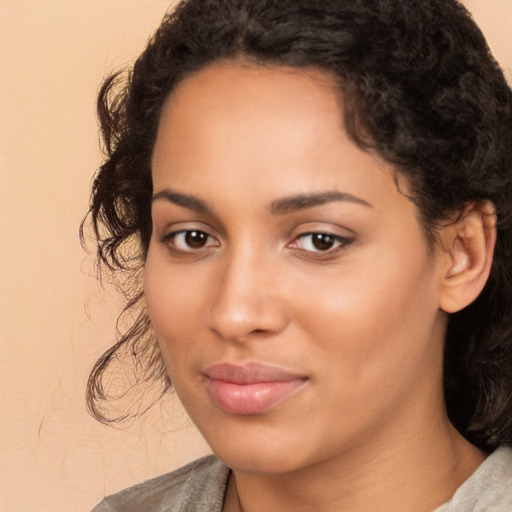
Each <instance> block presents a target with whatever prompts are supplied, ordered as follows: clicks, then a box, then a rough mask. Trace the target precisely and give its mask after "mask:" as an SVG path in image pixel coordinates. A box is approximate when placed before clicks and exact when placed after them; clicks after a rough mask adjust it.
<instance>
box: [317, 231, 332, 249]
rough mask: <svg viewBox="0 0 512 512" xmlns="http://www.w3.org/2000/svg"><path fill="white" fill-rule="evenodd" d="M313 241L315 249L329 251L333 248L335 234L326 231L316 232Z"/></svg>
mask: <svg viewBox="0 0 512 512" xmlns="http://www.w3.org/2000/svg"><path fill="white" fill-rule="evenodd" d="M311 241H312V243H313V246H314V247H315V249H318V250H319V251H327V250H329V249H331V248H332V246H333V244H334V242H335V240H334V236H332V235H328V234H325V233H315V234H314V235H313V238H312V240H311Z"/></svg>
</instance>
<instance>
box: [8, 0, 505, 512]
mask: <svg viewBox="0 0 512 512" xmlns="http://www.w3.org/2000/svg"><path fill="white" fill-rule="evenodd" d="M169 3H170V2H168V1H161V0H147V1H142V0H139V1H136V0H31V1H29V0H0V229H1V232H0V240H1V246H0V247H1V249H0V334H1V342H2V345H1V347H2V349H1V356H0V380H1V402H0V403H1V409H0V510H2V511H7V512H9V511H15V512H18V511H20V512H21V511H23V512H27V511H45V512H46V511H57V512H59V511H67V512H70V511H71V512H73V511H77V512H85V511H87V510H90V508H91V507H92V506H93V505H94V504H95V503H96V502H97V501H98V500H100V499H101V497H102V496H103V495H104V494H105V493H111V492H113V491H115V490H117V489H119V488H121V487H124V486H127V485H129V484H131V483H134V482H137V481H140V480H142V479H145V478H147V477H150V476H152V475H155V474H158V473H163V472H166V471H169V470H171V469H173V468H174V467H176V466H179V465H181V464H183V463H184V462H186V461H187V460H189V459H192V458H195V457H197V456H198V455H200V454H202V453H205V452H206V451H207V448H206V446H205V445H204V443H203V442H202V441H201V439H200V437H199V436H198V434H197V433H196V432H195V431H194V429H193V428H192V427H191V426H190V423H189V421H188V420H187V418H186V416H185V415H184V414H183V413H182V411H181V409H180V406H179V405H178V404H176V403H175V402H173V401H172V400H171V399H166V400H164V401H163V402H162V403H161V405H159V406H157V407H155V408H153V410H152V411H151V413H150V414H149V415H148V416H147V417H146V418H145V419H143V420H141V421H138V422H136V423H134V424H132V425H131V426H129V427H128V428H126V429H124V430H122V431H120V430H116V429H113V428H109V427H105V426H103V425H100V424H99V423H97V422H95V421H94V420H93V419H91V418H90V417H88V415H87V414H86V412H85V405H84V389H85V383H86V379H87V373H88V370H89V369H90V367H91V365H92V363H93V361H94V360H95V359H96V358H97V357H98V356H99V355H100V354H101V353H102V352H103V350H104V349H106V348H107V347H108V346H109V344H110V343H111V341H112V338H113V332H114V320H115V316H116V311H117V308H118V303H117V301H116V298H115V296H113V294H112V293H102V292H101V291H100V290H99V288H98V286H97V284H96V280H95V279H94V273H93V269H92V265H91V260H92V256H87V255H85V254H84V252H83V251H82V250H81V248H80V246H79V243H78V237H77V229H78V225H79V222H80V220H81V218H82V216H83V214H84V212H85V210H86V208H87V199H88V194H89V184H90V178H91V175H92V173H93V171H94V170H95V168H96V167H97V166H98V163H99V161H100V155H99V152H98V149H97V146H98V144H97V127H96V121H95V117H94V103H95V95H96V91H97V88H98V85H99V83H100V81H101V79H102V77H103V76H104V75H105V74H106V73H108V72H109V70H111V69H113V68H118V67H120V66H122V65H125V64H127V63H129V62H130V61H131V60H132V59H133V57H134V56H135V55H136V54H137V53H138V51H139V50H140V49H141V48H142V47H143V45H144V43H145V41H146V39H147V37H148V36H149V34H150V33H151V32H152V30H153V29H154V28H155V27H156V26H157V25H158V22H159V21H160V19H161V17H162V16H163V14H164V12H165V11H166V9H167V8H168V6H169ZM467 4H468V6H469V7H470V8H471V9H473V10H474V13H475V16H476V18H477V20H479V21H480V23H481V26H482V27H483V28H484V30H485V31H486V33H487V35H488V38H489V40H490V43H491V46H492V47H493V49H494V51H495V54H496V55H497V57H498V58H499V59H500V60H501V62H502V63H503V65H504V66H505V67H506V68H507V70H509V71H512V44H511V43H512V0H472V1H470V0H468V2H467Z"/></svg>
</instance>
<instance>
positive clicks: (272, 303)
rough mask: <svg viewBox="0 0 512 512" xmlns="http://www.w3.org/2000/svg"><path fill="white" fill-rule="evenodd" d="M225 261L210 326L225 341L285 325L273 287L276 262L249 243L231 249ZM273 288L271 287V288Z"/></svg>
mask: <svg viewBox="0 0 512 512" xmlns="http://www.w3.org/2000/svg"><path fill="white" fill-rule="evenodd" d="M223 258H224V261H223V265H222V266H221V269H220V274H219V276H218V281H217V289H216V293H215V294H214V297H213V300H212V303H211V304H210V308H209V318H208V321H209V326H210V328H211V329H212V330H214V331H215V332H217V333H218V334H219V335H220V336H222V337H223V338H225V339H232V340H240V341H241V340H243V339H244V338H245V337H247V336H248V335H250V334H251V333H255V332H258V333H262V332H265V333H275V332H279V331H280V330H281V329H282V328H284V325H285V324H286V317H285V315H284V307H283V306H284V305H283V304H282V303H281V301H280V300H279V297H278V293H277V287H276V286H275V283H276V279H275V276H274V275H273V274H274V272H275V262H272V261H271V258H270V256H269V255H268V254H265V252H264V251H261V250H257V249H256V248H255V247H253V245H252V243H251V241H249V240H247V241H246V242H245V243H241V244H239V245H238V246H237V247H232V248H231V249H230V250H229V251H227V252H226V254H225V255H224V256H223ZM273 285H274V286H273Z"/></svg>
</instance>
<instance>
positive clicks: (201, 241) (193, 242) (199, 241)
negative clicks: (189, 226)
mask: <svg viewBox="0 0 512 512" xmlns="http://www.w3.org/2000/svg"><path fill="white" fill-rule="evenodd" d="M207 242H208V234H207V233H205V232H204V231H186V232H185V243H186V244H187V246H188V247H190V249H202V248H203V247H204V246H205V245H206V244H207Z"/></svg>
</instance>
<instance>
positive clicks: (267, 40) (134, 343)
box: [81, 0, 512, 450]
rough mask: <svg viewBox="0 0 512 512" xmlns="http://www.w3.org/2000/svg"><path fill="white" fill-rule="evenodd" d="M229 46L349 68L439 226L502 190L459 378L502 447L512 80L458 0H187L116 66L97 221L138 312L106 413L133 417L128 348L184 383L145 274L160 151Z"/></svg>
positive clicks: (476, 421)
mask: <svg viewBox="0 0 512 512" xmlns="http://www.w3.org/2000/svg"><path fill="white" fill-rule="evenodd" d="M220 60H232V61H233V60H234V61H242V62H251V63H255V64H260V65H266V66H282V65H284V66H292V67H298V68H315V69H320V70H324V71H326V72H328V73H330V74H331V75H334V76H336V77H337V82H338V84H339V88H340V96H342V99H343V105H344V116H345V117H344V121H345V125H346V129H347V131H348V133H349V135H350V136H351V137H352V139H353V140H354V141H355V143H356V144H358V145H359V146H360V147H361V148H363V149H364V150H366V151H372V152H375V153H377V154H378V155H380V156H381V157H382V158H383V159H385V160H386V161H388V162H390V163H391V164H393V165H394V167H395V168H396V169H397V172H399V173H401V174H403V175H404V176H406V177H407V178H408V179H409V182H410V183H411V184H412V189H413V200H414V201H415V203H416V205H417V207H418V210H419V212H420V215H421V218H422V221H423V225H424V228H425V232H426V233H427V234H428V235H429V237H430V238H429V239H430V240H431V241H432V240H435V233H436V229H437V228H438V227H439V225H440V223H441V222H442V221H444V220H446V219H448V218H450V217H453V214H454V213H457V212H462V210H463V208H464V206H465V205H467V204H468V203H469V202H478V201H483V200H489V201H491V202H492V203H493V205H494V206H495V208H496V214H497V221H498V222H497V231H498V240H497V246H496V250H495V256H494V262H493V266H492V270H491V275H490V278H489V280H488V282H487V284H486V286H485V288H484V290H483V292H482V293H481V295H480V296H479V297H478V299H477V300H476V301H474V302H473V303H472V304H471V305H469V306H468V307H466V308H465V309H464V310H462V311H460V312H457V313H455V314H452V315H451V316H450V319H449V325H448V330H447V335H446V349H445V376H444V388H445V399H446V404H447V410H448V414H449V417H450V419H451V421H452V422H453V424H454V425H455V426H456V427H457V429H458V430H459V431H460V432H461V433H462V434H463V435H464V436H465V437H466V438H467V439H469V440H470V441H471V442H473V443H474V444H476V445H477V446H479V447H481V448H483V449H487V450H489V449H492V448H494V447H495V446H497V445H500V444H512V332H511V331H512V245H511V242H512V172H511V171H512V92H511V90H510V87H509V86H508V84H507V82H506V80H505V78H504V76H503V73H502V71H501V70H500V67H499V66H498V64H497V63H496V61H495V60H494V58H493V57H492V55H491V53H490V51H489V48H488V46H487V44H486V42H485V39H484V37H483V35H482V33H481V32H480V30H479V29H478V27H477V26H476V24H475V23H474V22H473V20H472V19H471V16H470V14H469V13H468V12H467V11H466V9H465V8H464V7H463V6H462V5H461V4H460V3H458V2H457V1H456V0H374V1H372V2H368V1H366V0H184V1H182V2H181V3H179V4H178V6H177V8H176V9H175V10H173V11H172V12H170V13H169V14H168V15H167V16H166V17H165V18H164V20H163V22H162V24H161V25H160V27H159V28H158V30H157V31H156V33H155V34H154V36H153V37H152V38H151V40H150V41H149V43H148V45H147V48H146V49H145V50H144V52H143V53H142V54H141V56H140V57H139V58H138V60H137V61H136V62H135V64H134V66H133V69H131V70H130V71H128V72H121V73H117V74H114V75H112V76H110V77H109V78H107V79H106V80H105V82H104V84H103V86H102V88H101V90H100V93H99V99H98V113H99V119H100V124H101V132H102V136H103V141H104V151H105V154H106V158H105V161H104V163H103V165H102V166H101V168H100V169H99V172H98V173H97V175H96V177H95V181H94V184H93V190H92V198H91V205H90V209H89V212H88V216H87V217H86V219H85V221H88V220H90V221H92V226H93V229H94V233H95V235H96V238H97V244H98V245H97V247H98V253H97V254H98V261H99V262H100V264H101V267H102V269H103V270H110V271H113V272H114V273H117V272H118V271H119V272H120V274H119V275H122V276H124V278H123V280H122V286H123V290H124V293H125V297H126V306H125V309H124V315H126V314H128V315H129V319H130V322H131V323H130V324H129V326H128V328H127V329H125V330H124V331H120V334H119V337H118V341H117V343H116V345H115V346H113V347H112V348H111V349H109V350H108V351H107V352H106V353H105V354H104V355H103V356H102V357H101V358H100V359H99V361H98V362H97V363H96V365H95V366H94V368H93V370H92V373H91V376H90V379H89V384H88V406H89V409H90V411H91V412H92V414H93V415H95V416H96V417H97V418H98V419H99V420H100V421H104V422H109V421H115V419H119V418H110V417H108V415H107V413H106V411H108V407H106V406H105V402H106V400H107V399H108V398H109V392H108V389H107V388H106V386H104V379H105V375H106V373H108V372H107V370H108V368H109V366H110V365H111V364H112V363H113V362H114V361H116V360H117V359H118V358H119V354H123V353H124V354H125V355H126V354H128V355H131V356H132V357H133V358H134V360H135V363H136V365H135V373H136V379H135V380H136V382H139V383H144V384H147V383H149V382H150V381H160V382H163V383H164V384H163V385H164V387H163V390H162V391H163V392H165V391H166V390H167V389H169V388H170V382H169V380H168V377H167V376H166V373H165V370H164V367H163V363H162V361H161V358H160V354H159V351H158V347H157V343H156V340H155V338H154V335H153V333H152V329H151V325H150V322H149V318H148V315H147V313H146V311H145V308H144V298H143V293H142V286H141V279H140V277H141V274H142V272H143V267H144V262H145V258H146V253H147V250H148V244H149V240H150V236H151V229H152V225H151V215H150V199H151V195H152V179H151V156H152V152H153V145H154V142H155V138H156V133H157V127H158V123H159V119H160V115H161V112H162V108H163V105H164V102H165V100H166V99H167V98H168V96H169V94H170V92H171V91H172V90H173V89H174V88H175V87H176V85H177V84H178V83H179V82H180V81H182V80H183V79H184V78H185V77H187V76H189V75H190V74H192V73H194V72H195V71H198V70H200V69H201V68H204V67H205V66H207V65H209V64H211V63H213V62H217V61H220ZM341 93H342V94H341ZM83 229H84V224H82V231H81V234H82V237H83V233H84V232H83ZM134 312H137V315H136V316H133V313H134Z"/></svg>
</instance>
